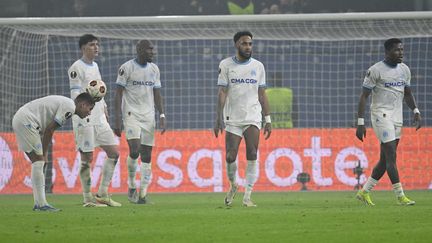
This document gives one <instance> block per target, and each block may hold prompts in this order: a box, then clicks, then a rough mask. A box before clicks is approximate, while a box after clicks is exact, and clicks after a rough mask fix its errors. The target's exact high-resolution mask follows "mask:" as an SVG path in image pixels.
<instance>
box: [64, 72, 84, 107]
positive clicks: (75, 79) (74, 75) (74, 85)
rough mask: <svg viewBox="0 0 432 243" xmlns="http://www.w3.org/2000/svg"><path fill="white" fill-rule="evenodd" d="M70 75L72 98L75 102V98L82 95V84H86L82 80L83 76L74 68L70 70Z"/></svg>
mask: <svg viewBox="0 0 432 243" xmlns="http://www.w3.org/2000/svg"><path fill="white" fill-rule="evenodd" d="M68 74H69V88H70V92H71V98H72V99H73V100H75V98H76V97H77V96H78V95H79V94H81V89H82V87H81V86H82V84H83V83H84V82H83V80H82V79H81V75H80V74H79V72H78V70H77V69H76V68H74V66H72V67H71V68H69V70H68Z"/></svg>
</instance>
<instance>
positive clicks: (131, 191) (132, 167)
mask: <svg viewBox="0 0 432 243" xmlns="http://www.w3.org/2000/svg"><path fill="white" fill-rule="evenodd" d="M127 142H128V146H129V155H128V157H127V159H126V163H127V168H128V200H129V201H130V202H136V200H137V192H136V171H137V165H138V157H139V148H140V146H141V144H140V139H139V138H133V139H128V140H127Z"/></svg>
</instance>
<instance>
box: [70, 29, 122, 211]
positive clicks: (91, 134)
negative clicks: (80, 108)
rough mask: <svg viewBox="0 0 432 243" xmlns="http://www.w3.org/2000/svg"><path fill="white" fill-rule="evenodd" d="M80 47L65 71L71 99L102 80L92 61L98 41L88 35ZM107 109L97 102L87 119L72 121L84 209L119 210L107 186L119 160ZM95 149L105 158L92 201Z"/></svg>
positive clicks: (82, 40)
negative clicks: (90, 83) (92, 165)
mask: <svg viewBox="0 0 432 243" xmlns="http://www.w3.org/2000/svg"><path fill="white" fill-rule="evenodd" d="M79 47H80V49H81V52H82V57H81V59H79V60H77V61H76V62H74V63H73V64H72V66H71V67H70V68H69V70H68V74H69V83H70V89H71V97H72V98H74V97H76V96H77V95H79V94H81V93H83V92H85V89H86V87H87V84H88V83H89V82H90V81H92V80H101V75H100V72H99V67H98V65H97V63H96V62H95V61H94V59H95V58H96V56H98V54H99V39H98V38H97V37H95V36H94V35H91V34H86V35H83V36H81V37H80V39H79ZM107 116H108V115H107V106H106V103H105V100H104V99H102V100H100V101H97V102H96V105H95V107H94V109H93V112H92V113H91V115H90V116H89V117H86V118H84V119H81V118H79V117H73V119H72V122H73V129H74V135H75V142H76V146H77V149H78V150H79V152H80V154H81V166H80V179H81V186H82V190H83V197H84V201H83V206H84V207H96V206H106V205H108V206H113V207H118V206H121V204H120V203H118V202H116V201H114V200H112V199H111V197H110V196H109V194H108V186H109V184H110V183H111V179H112V176H113V173H114V168H115V165H116V163H117V160H118V157H119V151H118V145H117V144H118V142H117V140H116V139H115V136H114V133H113V131H112V130H111V127H110V125H109V123H108V120H107ZM95 147H100V148H102V149H103V150H104V151H105V152H106V154H107V158H106V160H105V162H104V165H103V172H102V180H101V183H100V185H99V190H98V192H97V194H96V195H95V197H93V194H92V193H91V176H90V164H91V162H92V160H93V151H94V148H95Z"/></svg>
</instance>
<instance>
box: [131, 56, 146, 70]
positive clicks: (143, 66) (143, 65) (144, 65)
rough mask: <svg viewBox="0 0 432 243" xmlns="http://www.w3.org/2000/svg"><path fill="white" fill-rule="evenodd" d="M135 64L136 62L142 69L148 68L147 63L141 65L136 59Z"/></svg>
mask: <svg viewBox="0 0 432 243" xmlns="http://www.w3.org/2000/svg"><path fill="white" fill-rule="evenodd" d="M134 62H135V63H136V64H137V65H138V66H140V67H142V68H145V67H147V62H146V64H139V63H138V62H137V59H136V58H135V59H134Z"/></svg>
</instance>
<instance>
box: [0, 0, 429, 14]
mask: <svg viewBox="0 0 432 243" xmlns="http://www.w3.org/2000/svg"><path fill="white" fill-rule="evenodd" d="M431 9H432V0H415V1H406V0H363V1H358V0H344V1H340V0H156V1H151V0H147V1H144V0H122V1H119V0H61V1H59V0H1V1H0V17H80V16H157V15H229V14H288V13H325V12H336V13H337V12H385V11H426V10H431Z"/></svg>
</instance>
